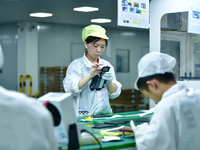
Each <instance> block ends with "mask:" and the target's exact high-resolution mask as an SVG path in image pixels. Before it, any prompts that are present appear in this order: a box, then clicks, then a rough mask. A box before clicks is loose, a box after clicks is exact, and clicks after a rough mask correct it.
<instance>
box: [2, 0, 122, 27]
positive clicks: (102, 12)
mask: <svg viewBox="0 0 200 150" xmlns="http://www.w3.org/2000/svg"><path fill="white" fill-rule="evenodd" d="M82 6H90V7H98V8H99V11H96V12H75V11H73V8H75V7H82ZM36 12H46V13H52V14H53V16H52V17H47V18H35V17H30V16H29V14H30V13H36ZM96 18H106V19H111V20H112V22H111V23H104V24H100V25H102V26H104V27H111V28H125V27H119V26H117V0H0V24H4V23H11V22H18V21H37V22H49V23H63V24H72V25H84V26H86V25H89V24H91V22H90V20H91V19H96Z"/></svg>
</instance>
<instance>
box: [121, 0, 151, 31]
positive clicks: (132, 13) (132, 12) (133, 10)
mask: <svg viewBox="0 0 200 150" xmlns="http://www.w3.org/2000/svg"><path fill="white" fill-rule="evenodd" d="M117 24H118V26H127V27H136V28H145V29H148V28H149V0H118V23H117Z"/></svg>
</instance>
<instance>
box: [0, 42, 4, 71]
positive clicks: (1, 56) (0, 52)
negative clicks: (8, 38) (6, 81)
mask: <svg viewBox="0 0 200 150" xmlns="http://www.w3.org/2000/svg"><path fill="white" fill-rule="evenodd" d="M3 63H4V58H3V51H2V48H1V44H0V69H2V67H3Z"/></svg>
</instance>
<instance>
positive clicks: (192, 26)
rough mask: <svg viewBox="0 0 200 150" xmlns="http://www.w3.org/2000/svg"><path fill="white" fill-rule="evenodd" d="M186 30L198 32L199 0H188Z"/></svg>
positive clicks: (199, 18) (199, 30) (199, 26)
mask: <svg viewBox="0 0 200 150" xmlns="http://www.w3.org/2000/svg"><path fill="white" fill-rule="evenodd" d="M188 6H189V9H188V32H189V33H195V34H200V0H188Z"/></svg>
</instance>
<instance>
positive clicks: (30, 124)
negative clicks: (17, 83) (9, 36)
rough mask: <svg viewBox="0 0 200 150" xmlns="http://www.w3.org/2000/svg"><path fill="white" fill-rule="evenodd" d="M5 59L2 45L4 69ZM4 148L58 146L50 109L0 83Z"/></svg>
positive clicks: (1, 149)
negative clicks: (7, 88)
mask: <svg viewBox="0 0 200 150" xmlns="http://www.w3.org/2000/svg"><path fill="white" fill-rule="evenodd" d="M3 63H4V57H3V52H2V49H1V45H0V69H2V67H3ZM0 134H1V135H0V150H57V149H58V145H57V141H56V138H55V136H54V133H53V118H52V116H51V114H50V112H49V111H48V110H47V109H46V108H45V107H44V106H43V105H42V104H41V103H40V102H38V101H36V99H33V98H30V97H27V96H26V95H25V94H22V93H19V92H16V91H9V90H6V89H5V88H3V87H2V86H0Z"/></svg>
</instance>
